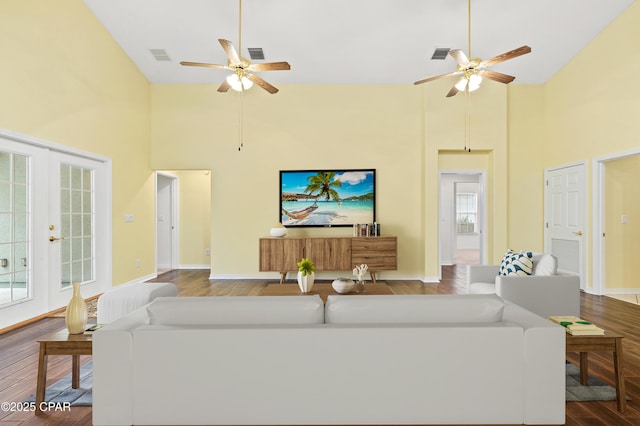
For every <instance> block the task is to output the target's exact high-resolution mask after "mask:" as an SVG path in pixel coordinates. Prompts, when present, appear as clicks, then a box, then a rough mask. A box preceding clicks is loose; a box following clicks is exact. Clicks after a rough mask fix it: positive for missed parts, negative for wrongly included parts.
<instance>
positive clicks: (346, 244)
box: [259, 237, 398, 283]
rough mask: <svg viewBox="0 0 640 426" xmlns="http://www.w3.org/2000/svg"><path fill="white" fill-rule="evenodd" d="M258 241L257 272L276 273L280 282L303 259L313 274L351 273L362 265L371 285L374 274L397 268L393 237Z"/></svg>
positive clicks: (396, 252) (274, 238) (304, 238)
mask: <svg viewBox="0 0 640 426" xmlns="http://www.w3.org/2000/svg"><path fill="white" fill-rule="evenodd" d="M259 242H260V272H280V282H281V283H284V281H285V279H286V277H287V272H293V271H297V270H298V265H297V262H299V261H300V259H302V258H303V257H306V258H309V259H311V261H313V263H314V264H315V268H316V272H321V271H351V270H353V268H355V267H356V266H358V265H360V264H363V263H364V264H366V265H368V266H369V272H370V273H371V280H372V281H373V282H374V283H375V282H376V272H378V271H395V270H396V269H398V238H397V237H283V238H277V237H265V238H260V241H259Z"/></svg>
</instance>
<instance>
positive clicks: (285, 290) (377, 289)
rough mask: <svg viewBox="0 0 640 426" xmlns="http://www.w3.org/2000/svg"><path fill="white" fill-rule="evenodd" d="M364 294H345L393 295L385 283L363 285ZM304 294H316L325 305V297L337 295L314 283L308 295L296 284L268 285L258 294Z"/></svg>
mask: <svg viewBox="0 0 640 426" xmlns="http://www.w3.org/2000/svg"><path fill="white" fill-rule="evenodd" d="M364 290H365V291H364V293H347V294H349V295H351V294H353V295H357V294H376V295H377V294H393V291H391V287H389V286H388V285H387V284H385V283H381V282H377V283H366V284H365V285H364ZM305 294H311V295H313V294H318V295H320V297H321V298H322V301H323V302H324V303H327V297H328V296H329V295H330V294H339V293H337V292H336V291H335V290H334V289H333V287H331V284H326V283H316V284H314V285H313V289H312V290H311V292H310V293H302V292H301V291H300V287H298V284H268V285H267V286H266V287H265V288H263V289H262V291H261V292H260V296H301V295H305Z"/></svg>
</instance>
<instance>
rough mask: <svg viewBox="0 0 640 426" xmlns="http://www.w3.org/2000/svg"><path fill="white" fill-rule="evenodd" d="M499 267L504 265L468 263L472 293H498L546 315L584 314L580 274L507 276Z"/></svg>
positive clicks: (546, 316) (539, 313)
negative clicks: (581, 304) (500, 271)
mask: <svg viewBox="0 0 640 426" xmlns="http://www.w3.org/2000/svg"><path fill="white" fill-rule="evenodd" d="M534 265H535V259H534ZM499 270H500V265H468V266H467V288H468V290H469V293H470V294H493V293H495V294H497V295H498V296H500V297H502V298H504V299H506V300H509V301H510V302H513V303H515V304H517V305H520V306H522V307H524V308H525V309H528V310H530V311H531V312H534V313H536V314H538V315H540V316H542V317H543V318H548V317H549V316H551V315H571V316H577V317H579V316H580V277H578V276H577V275H563V274H552V275H539V274H538V275H536V274H534V275H528V276H518V275H508V276H503V275H499Z"/></svg>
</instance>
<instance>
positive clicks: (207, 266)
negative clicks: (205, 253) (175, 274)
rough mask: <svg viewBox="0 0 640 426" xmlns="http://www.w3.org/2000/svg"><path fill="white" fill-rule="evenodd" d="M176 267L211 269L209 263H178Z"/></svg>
mask: <svg viewBox="0 0 640 426" xmlns="http://www.w3.org/2000/svg"><path fill="white" fill-rule="evenodd" d="M178 269H211V265H209V264H206V265H188V264H187V265H178Z"/></svg>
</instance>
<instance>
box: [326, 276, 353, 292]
mask: <svg viewBox="0 0 640 426" xmlns="http://www.w3.org/2000/svg"><path fill="white" fill-rule="evenodd" d="M355 285H356V283H354V282H353V280H352V279H350V278H338V279H336V280H333V282H332V283H331V287H333V289H334V290H335V291H336V292H337V293H340V294H346V293H349V292H351V290H353V287H354V286H355Z"/></svg>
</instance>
